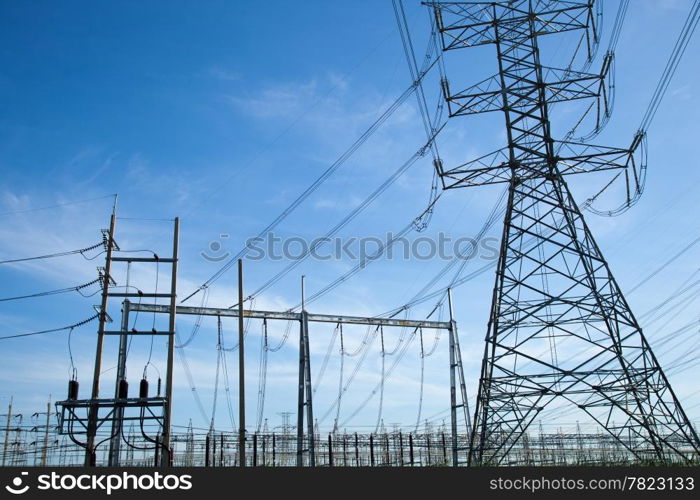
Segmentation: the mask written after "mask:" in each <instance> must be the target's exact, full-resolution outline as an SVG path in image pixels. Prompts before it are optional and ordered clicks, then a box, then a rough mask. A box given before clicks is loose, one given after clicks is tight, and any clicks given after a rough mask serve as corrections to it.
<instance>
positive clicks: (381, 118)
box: [181, 58, 437, 303]
mask: <svg viewBox="0 0 700 500" xmlns="http://www.w3.org/2000/svg"><path fill="white" fill-rule="evenodd" d="M427 59H429V58H427ZM436 62H437V59H436V60H435V61H433V62H432V63H430V64H427V61H426V64H424V68H423V70H422V71H421V73H420V74H419V75H418V79H417V80H416V81H414V82H413V83H412V84H411V85H410V86H409V87H408V88H407V89H406V90H404V91H403V93H402V94H401V95H400V96H399V97H398V98H397V99H396V100H395V101H394V102H393V103H392V104H391V105H390V106H389V107H388V108H387V109H386V110H385V111H384V112H383V113H382V114H381V115H380V116H379V118H377V119H376V120H375V121H374V123H372V125H370V126H369V128H367V130H365V131H364V132H363V133H362V135H360V137H359V138H358V139H357V140H356V141H355V142H354V143H353V144H352V145H351V146H350V147H349V148H348V149H347V150H345V152H343V154H341V155H340V157H339V158H338V159H336V161H335V162H333V163H332V164H331V165H330V166H329V167H328V168H327V169H326V170H325V171H324V172H323V173H322V174H321V175H320V176H319V177H318V178H317V179H316V180H315V181H314V182H312V183H311V185H310V186H309V187H307V188H306V189H305V190H304V191H303V192H302V193H301V194H300V195H299V196H298V197H297V198H296V199H295V200H294V201H293V202H292V203H291V204H290V205H289V206H287V208H285V209H284V210H283V211H282V212H281V213H280V214H279V215H277V217H275V218H274V219H273V220H272V222H270V223H269V224H268V225H267V226H266V227H265V228H264V229H263V230H262V231H260V232H259V233H258V235H257V238H262V237H263V236H265V234H266V233H268V232H270V231H272V230H273V229H274V228H275V227H277V226H278V225H279V224H280V223H281V222H282V221H283V220H284V219H286V218H287V217H288V216H289V215H290V214H291V213H292V212H293V211H294V210H296V208H297V207H298V206H299V205H301V203H302V202H303V201H304V200H306V199H307V198H308V197H309V196H310V195H311V194H312V193H313V192H314V191H316V189H318V188H319V187H320V186H321V185H322V184H323V183H324V182H325V181H326V180H327V179H328V178H329V177H330V176H331V175H332V174H333V173H334V172H335V171H336V170H337V169H338V168H340V167H341V166H342V165H343V164H344V163H345V162H346V161H347V160H348V159H349V158H350V156H352V154H354V153H355V151H357V150H358V149H359V148H360V146H362V144H364V143H365V142H366V141H367V139H369V137H370V136H371V135H372V134H373V133H374V132H375V131H376V130H377V129H378V128H379V126H380V125H382V124H383V123H384V122H385V121H386V120H387V119H388V118H389V117H390V116H391V115H392V114H393V113H394V111H396V110H397V109H398V108H399V107H400V106H401V105H402V104H403V103H404V102H405V101H406V100H407V99H408V98H409V97H410V95H411V94H412V93H413V92H414V91H415V90H416V88H417V87H418V85H419V84H420V82H421V81H422V79H423V78H424V77H425V75H426V74H427V73H428V72H429V71H430V70H431V69H432V67H433V66H434V65H435V64H436ZM248 251H249V248H248V246H246V247H244V248H242V249H241V250H240V251H239V252H238V253H237V254H236V255H234V256H233V257H232V258H231V259H229V260H228V261H227V262H226V263H225V264H224V265H223V266H222V267H221V268H220V269H219V270H218V271H217V272H216V273H214V274H213V275H212V276H211V277H210V278H209V279H208V280H206V281H205V282H204V283H203V284H202V285H200V287H199V288H198V289H197V290H195V291H194V292H192V293H191V294H189V295H188V296H187V297H185V298H184V299H183V300H182V302H181V303H184V302H186V301H188V300H189V299H191V298H192V297H194V296H195V295H196V294H198V293H199V292H200V291H201V290H203V289H204V288H205V287H207V286H209V285H211V284H212V283H214V282H215V281H217V280H218V279H219V278H220V277H221V276H222V275H223V274H224V273H225V272H226V271H228V270H229V269H230V268H231V267H232V266H233V265H234V264H235V263H236V262H237V261H238V259H240V258H242V257H244V256H245V255H246V254H247V253H248Z"/></svg>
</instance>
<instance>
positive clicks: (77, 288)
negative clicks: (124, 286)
mask: <svg viewBox="0 0 700 500" xmlns="http://www.w3.org/2000/svg"><path fill="white" fill-rule="evenodd" d="M100 281H101V280H100V278H97V279H94V280H92V281H89V282H87V283H83V284H82V285H77V286H71V287H68V288H59V289H57V290H50V291H47V292H39V293H33V294H30V295H20V296H18V297H5V298H3V299H0V302H9V301H11V300H21V299H31V298H34V297H46V296H49V295H58V294H61V293H68V292H78V293H80V294H81V295H83V294H82V292H81V290H82V289H84V288H87V287H89V286H91V285H94V284H96V283H99V282H100ZM83 297H87V295H83Z"/></svg>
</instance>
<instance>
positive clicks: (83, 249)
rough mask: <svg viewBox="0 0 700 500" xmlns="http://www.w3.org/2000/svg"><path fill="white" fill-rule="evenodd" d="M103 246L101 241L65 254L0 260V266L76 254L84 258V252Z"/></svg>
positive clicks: (58, 253)
mask: <svg viewBox="0 0 700 500" xmlns="http://www.w3.org/2000/svg"><path fill="white" fill-rule="evenodd" d="M103 245H104V241H101V242H99V243H97V244H95V245H92V246H89V247H85V248H79V249H77V250H68V251H66V252H57V253H51V254H47V255H38V256H36V257H24V258H21V259H10V260H0V264H13V263H15V262H27V261H30V260H40V259H53V258H55V257H65V256H67V255H76V254H81V255H82V256H83V257H85V252H89V251H90V250H95V249H96V248H99V247H101V246H103ZM85 258H86V259H88V260H92V259H93V258H94V257H91V258H88V257H85Z"/></svg>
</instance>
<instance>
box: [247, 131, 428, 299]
mask: <svg viewBox="0 0 700 500" xmlns="http://www.w3.org/2000/svg"><path fill="white" fill-rule="evenodd" d="M439 130H441V129H439ZM426 146H427V145H426ZM426 146H423V147H421V148H420V149H419V150H418V151H416V152H415V153H414V154H413V156H411V158H409V159H408V160H407V161H406V162H405V163H404V164H403V165H401V166H400V167H399V168H398V169H397V170H396V171H395V172H394V173H393V174H392V175H391V176H390V177H389V178H388V179H386V180H385V181H384V182H383V183H382V184H380V185H379V187H377V188H376V189H375V190H374V191H373V192H372V193H371V194H370V195H369V196H368V197H367V198H365V199H364V200H363V201H362V203H360V204H359V205H358V206H357V207H355V208H354V209H353V210H352V212H350V213H349V214H348V215H347V216H345V218H343V219H342V220H341V221H340V222H339V223H338V224H336V225H335V226H333V227H332V228H331V229H330V230H329V231H328V232H327V233H326V234H325V235H324V236H323V237H321V238H318V239H316V240H315V241H314V243H313V244H312V245H311V246H310V247H309V248H307V249H305V251H304V252H303V254H302V255H301V256H300V257H299V258H297V259H295V260H294V261H292V262H290V263H289V264H288V265H287V266H286V267H285V268H284V269H282V270H281V271H279V272H278V273H277V274H275V275H274V276H273V277H272V278H270V279H269V280H267V281H266V282H265V283H263V284H262V285H261V286H260V287H258V288H257V289H256V290H255V291H254V292H253V293H252V294H251V295H250V296H249V297H248V298H249V299H250V298H253V297H256V296H258V295H260V294H261V293H262V292H264V291H265V290H267V289H268V288H270V287H271V286H273V285H274V284H275V283H277V282H278V281H279V280H281V279H282V278H283V277H284V276H286V275H287V274H288V273H289V272H291V271H292V270H293V269H295V268H296V267H297V266H299V265H300V264H301V263H302V262H304V261H305V260H306V259H307V258H308V257H309V255H313V253H314V252H315V251H317V250H318V248H319V247H320V246H321V245H323V244H324V243H326V242H328V240H330V238H332V237H333V236H335V235H336V234H338V232H340V231H341V230H342V229H343V228H344V227H346V226H347V225H348V224H349V223H350V222H352V221H353V220H354V219H355V218H356V217H357V216H358V215H359V214H360V213H362V212H363V211H364V210H365V209H366V208H367V207H368V206H369V205H370V204H371V203H372V202H373V201H374V200H376V199H377V198H378V197H379V196H380V195H381V194H382V193H384V191H386V190H387V189H388V188H389V187H390V186H391V185H392V184H393V183H394V182H395V181H396V180H397V179H398V178H399V177H401V175H403V174H404V173H405V172H406V171H407V170H408V169H409V168H410V167H411V166H412V165H414V164H415V163H416V162H417V161H418V160H419V159H420V158H421V157H422V156H423V155H424V154H425V149H426Z"/></svg>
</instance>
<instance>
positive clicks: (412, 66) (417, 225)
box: [253, 1, 445, 310]
mask: <svg viewBox="0 0 700 500" xmlns="http://www.w3.org/2000/svg"><path fill="white" fill-rule="evenodd" d="M394 12H395V15H396V20H397V24H398V27H399V32H400V34H401V39H402V43H403V45H404V52H405V54H406V58H407V62H408V66H409V70H410V72H411V77H412V78H414V81H419V79H418V77H417V75H419V74H420V72H419V71H418V67H417V62H416V59H415V51H414V50H413V45H412V43H411V40H410V35H409V34H408V24H407V21H406V18H405V13H404V12H403V5H402V4H401V2H399V3H398V4H397V3H396V2H395V1H394ZM404 32H405V34H404ZM438 49H439V46H438V42H437V32H436V25H435V24H434V20H432V21H431V43H430V45H429V48H428V51H427V53H428V54H430V52H431V51H433V50H436V51H438ZM435 57H436V60H437V61H439V64H440V65H442V56H441V55H440V54H439V51H438V53H437V54H436V56H435ZM426 60H429V59H428V57H427V55H426ZM441 71H443V72H444V69H443V70H441ZM417 98H418V104H419V109H420V112H421V117H422V120H423V125H424V128H425V132H426V135H427V138H428V141H427V143H426V145H427V147H428V149H430V151H431V153H432V155H433V162H434V166H435V167H436V168H435V169H434V172H433V173H434V179H433V183H432V185H431V195H430V199H429V203H428V206H427V208H425V209H424V210H423V212H421V214H419V215H418V216H417V217H415V218H414V219H413V220H412V221H411V222H410V223H409V224H407V225H406V226H405V227H404V228H403V229H401V230H400V231H399V232H398V233H396V234H395V235H393V236H392V238H391V239H389V240H388V241H387V242H386V243H382V244H380V246H379V248H378V249H377V250H376V252H374V253H373V254H372V255H370V256H366V258H364V259H363V260H362V261H360V262H358V264H356V265H355V266H354V267H353V268H351V269H350V270H348V271H347V272H345V273H344V274H342V275H341V276H339V277H338V278H336V279H335V280H334V281H332V282H330V283H328V284H327V285H325V286H324V287H323V288H321V289H320V290H318V291H317V292H315V293H313V294H312V295H310V296H309V297H308V298H307V299H306V301H307V302H308V303H310V302H313V301H315V300H317V299H319V298H320V297H322V296H323V295H325V294H327V293H328V292H330V291H331V290H333V289H334V288H336V287H337V286H339V285H340V284H342V283H343V282H345V281H347V280H348V279H349V278H351V277H352V276H354V275H355V274H357V273H359V272H360V271H362V270H364V269H365V268H366V267H367V265H369V263H371V262H373V261H375V260H377V259H378V258H379V257H381V256H382V255H383V254H384V252H386V251H387V250H388V249H390V248H391V247H392V245H393V244H394V243H395V242H397V241H400V240H401V238H403V236H405V235H406V234H408V233H409V232H410V231H411V230H416V231H419V232H420V231H422V230H424V229H425V228H426V227H427V225H428V223H429V222H430V218H431V216H432V213H433V208H434V206H435V204H436V203H437V201H438V200H439V198H440V196H441V193H437V184H436V182H437V177H436V175H437V166H438V165H437V164H438V163H439V162H440V161H441V160H440V156H439V153H438V150H437V142H436V141H435V138H436V136H437V134H438V133H439V132H440V131H441V130H442V128H444V126H445V123H443V124H442V125H440V126H438V125H437V123H438V122H439V121H440V119H441V111H442V107H443V104H442V101H440V104H439V106H438V110H437V112H436V115H435V118H434V120H433V121H431V119H430V113H429V111H428V106H427V102H426V99H425V94H424V92H423V86H422V82H420V81H419V84H418V94H417ZM425 149H426V146H423V148H421V150H425ZM421 150H419V151H421ZM409 161H410V160H409ZM295 265H296V264H295V263H292V264H291V265H290V268H289V269H288V270H285V271H283V272H282V273H284V274H286V272H289V271H290V270H291V268H293V266H295ZM282 273H280V275H279V278H281V275H283V274H282ZM276 278H277V277H276ZM279 278H277V279H279ZM273 280H275V278H273V279H272V280H270V282H268V283H269V284H268V283H266V284H264V285H263V286H262V287H260V288H259V289H258V290H257V291H256V292H255V293H254V294H253V295H256V294H258V293H261V292H262V291H264V290H265V289H266V288H267V287H268V286H271V285H272V282H273ZM299 307H300V305H297V306H296V307H294V308H292V310H295V309H298V308H299Z"/></svg>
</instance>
